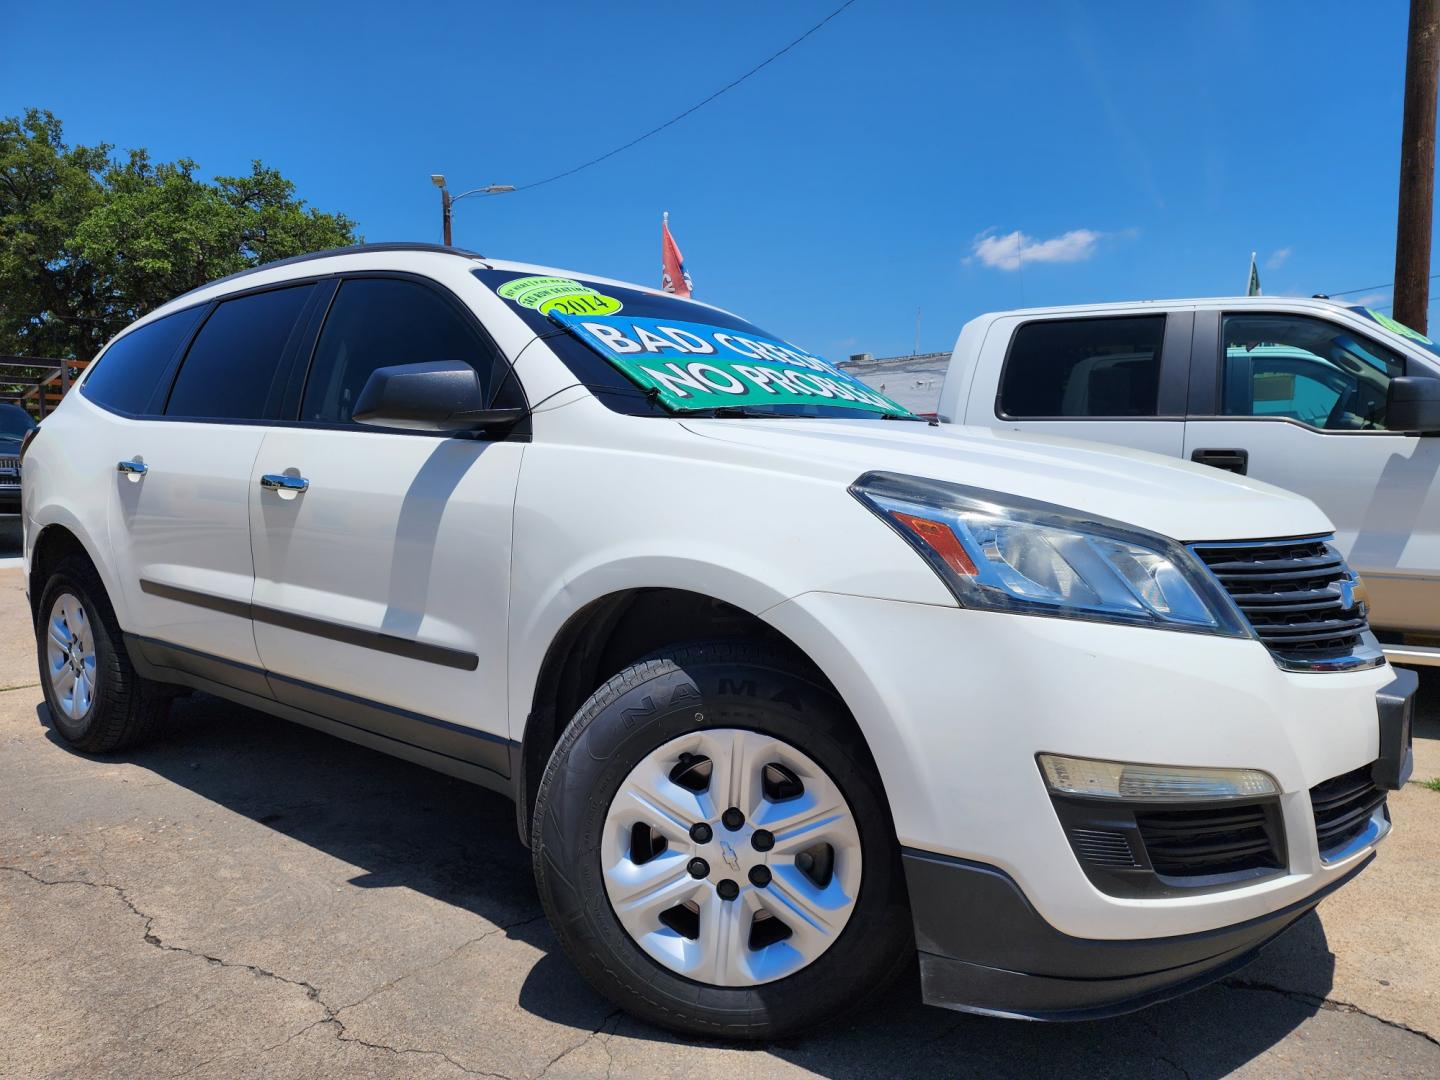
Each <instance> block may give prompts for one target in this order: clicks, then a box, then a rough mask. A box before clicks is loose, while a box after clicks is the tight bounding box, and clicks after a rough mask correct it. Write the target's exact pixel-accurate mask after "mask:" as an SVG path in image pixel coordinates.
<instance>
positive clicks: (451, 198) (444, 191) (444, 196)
mask: <svg viewBox="0 0 1440 1080" xmlns="http://www.w3.org/2000/svg"><path fill="white" fill-rule="evenodd" d="M430 182H431V183H432V184H434V185H435V186H436V187H437V188H439V189H440V214H441V219H442V221H443V223H444V227H443V230H442V233H443V235H444V237H445V246H446V247H451V246H453V245H452V240H451V236H450V220H451V217H452V216H453V210H454V206H455V204H456V203H457V202H459V201H460V200H461V199H465V198H469V197H470V196H471V195H503V194H504V193H505V192H507V191H514V190H515V188H514V186H513V185H511V184H487V185H486V186H485V187H478V188H471V189H470V190H469V191H462V192H461V193H460V194H459V195H451V194H450V189H449V188H447V187H446V186H445V174H444V173H431V174H430Z"/></svg>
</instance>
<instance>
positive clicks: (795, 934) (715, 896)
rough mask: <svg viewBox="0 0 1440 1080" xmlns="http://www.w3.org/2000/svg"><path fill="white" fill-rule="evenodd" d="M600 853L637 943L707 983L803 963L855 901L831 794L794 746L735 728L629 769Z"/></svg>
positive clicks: (823, 945)
mask: <svg viewBox="0 0 1440 1080" xmlns="http://www.w3.org/2000/svg"><path fill="white" fill-rule="evenodd" d="M600 859H601V865H602V866H603V868H604V874H605V891H606V893H607V894H608V896H609V898H610V905H611V907H612V908H614V910H615V914H616V916H617V917H618V918H619V920H620V924H621V925H622V926H623V927H624V928H625V930H626V931H627V932H628V933H629V934H630V936H631V937H632V938H633V939H634V940H635V942H636V943H637V944H638V945H639V946H640V947H641V948H642V949H644V950H645V951H646V952H647V953H648V954H649V955H650V956H651V957H652V958H654V959H655V960H656V961H658V962H659V963H661V964H663V965H664V966H665V967H667V968H669V969H670V970H671V971H674V972H677V973H678V974H680V975H684V976H686V977H687V978H691V979H695V980H697V981H698V982H703V983H709V984H710V985H712V986H755V985H757V984H759V983H765V982H771V981H773V980H775V979H781V978H784V977H785V976H786V975H792V974H794V973H795V972H797V971H799V970H800V969H801V968H803V967H805V966H806V965H808V964H811V963H813V962H814V961H815V960H816V959H818V958H819V957H820V955H821V954H822V953H824V952H825V950H826V949H828V948H830V946H831V945H833V944H834V943H835V941H836V939H837V938H839V936H840V932H841V931H842V930H843V929H844V928H845V924H846V923H847V922H848V921H849V919H850V914H851V912H852V911H853V910H854V908H855V899H856V897H857V896H858V895H859V893H860V873H861V866H860V834H859V831H858V830H857V828H856V826H855V818H854V815H853V814H852V813H851V810H850V806H849V804H848V803H847V802H846V801H845V797H844V795H842V794H841V792H840V789H839V788H838V787H837V786H836V785H835V783H834V781H832V780H831V779H830V777H829V776H827V775H826V774H825V771H824V770H823V769H821V768H820V766H819V765H817V764H816V763H815V762H814V761H812V760H811V759H810V758H809V756H807V755H806V754H804V753H802V752H801V751H799V750H797V749H796V748H795V747H793V746H791V745H789V744H788V743H785V742H782V741H780V740H779V739H775V738H773V737H771V736H769V735H763V734H761V733H760V732H756V731H744V730H740V729H737V728H715V729H711V730H706V731H695V732H692V733H690V734H688V735H682V736H680V737H679V738H676V739H672V740H671V741H670V742H668V743H666V744H665V745H664V746H662V747H660V748H659V749H658V750H656V751H654V752H653V753H652V754H650V755H649V756H648V757H646V758H645V760H643V761H642V762H640V764H639V765H637V766H635V768H634V769H633V770H632V771H631V773H630V775H629V776H627V777H626V778H625V782H624V784H622V785H621V787H620V790H619V791H618V792H617V793H616V795H615V798H614V800H613V801H612V802H611V803H610V810H609V812H608V813H607V814H606V818H605V833H604V836H603V838H602V840H601V844H600Z"/></svg>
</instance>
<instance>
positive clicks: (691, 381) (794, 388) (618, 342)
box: [547, 304, 908, 416]
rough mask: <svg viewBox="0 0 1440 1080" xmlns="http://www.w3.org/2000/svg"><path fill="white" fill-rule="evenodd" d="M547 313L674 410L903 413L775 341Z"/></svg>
mask: <svg viewBox="0 0 1440 1080" xmlns="http://www.w3.org/2000/svg"><path fill="white" fill-rule="evenodd" d="M697 310H703V309H697ZM547 314H548V315H549V317H550V319H551V320H552V321H554V322H556V323H558V324H560V325H561V326H563V327H565V328H566V329H567V330H569V331H570V332H571V333H572V334H574V335H575V336H576V337H578V338H579V339H580V340H581V341H583V342H584V343H585V344H586V345H588V346H590V348H592V349H594V350H595V351H596V352H597V353H599V354H600V355H601V356H603V357H604V358H605V359H606V360H607V361H609V362H610V363H611V364H612V365H613V366H614V367H616V368H617V369H619V370H620V371H621V372H622V373H623V374H624V375H625V377H626V378H628V379H630V380H631V381H632V382H634V383H635V384H636V385H637V386H639V387H641V388H642V389H644V390H647V391H649V392H650V393H652V394H654V395H655V396H656V398H657V399H658V400H659V402H660V404H662V405H664V406H665V407H666V408H667V409H670V410H671V411H673V412H692V411H695V410H699V409H716V408H725V407H727V406H742V407H749V406H756V405H759V406H774V405H817V404H824V405H828V406H832V407H838V408H848V409H859V410H863V411H865V412H872V413H889V414H892V415H898V416H905V415H908V413H907V410H906V409H905V408H904V407H902V406H900V405H897V404H896V403H895V402H893V401H891V400H890V399H889V398H887V397H884V396H882V395H880V394H877V393H876V392H875V391H874V390H871V389H870V388H869V387H868V386H866V385H865V384H864V383H862V382H860V381H859V380H857V379H853V378H851V377H850V376H849V375H846V374H845V373H844V372H843V371H841V370H839V369H838V368H836V367H834V366H832V365H831V364H829V363H826V362H825V361H824V360H822V359H820V357H818V356H814V355H812V354H810V353H807V352H805V351H804V350H803V349H799V348H796V347H795V346H794V345H790V344H787V343H786V342H783V341H777V340H775V339H774V338H769V337H762V336H760V335H758V334H741V333H737V332H736V331H734V330H731V329H726V328H724V327H719V326H711V325H709V324H708V323H699V322H685V321H682V320H679V319H654V318H646V317H642V316H627V315H624V314H618V315H572V314H567V313H566V311H565V306H564V305H562V304H556V305H554V306H551V307H550V308H549V310H548V312H547Z"/></svg>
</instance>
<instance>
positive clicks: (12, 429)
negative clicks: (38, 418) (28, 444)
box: [0, 404, 37, 514]
mask: <svg viewBox="0 0 1440 1080" xmlns="http://www.w3.org/2000/svg"><path fill="white" fill-rule="evenodd" d="M36 426H37V425H36V423H35V421H34V419H33V418H32V417H31V416H30V414H29V413H28V412H26V411H25V410H24V409H22V408H21V407H20V406H19V405H10V404H0V514H18V513H20V444H21V443H22V442H23V441H24V440H25V436H26V435H28V434H30V432H32V431H34V430H35V428H36Z"/></svg>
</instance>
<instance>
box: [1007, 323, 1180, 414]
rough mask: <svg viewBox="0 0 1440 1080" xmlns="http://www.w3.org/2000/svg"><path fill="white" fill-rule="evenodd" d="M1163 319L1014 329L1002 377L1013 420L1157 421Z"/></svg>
mask: <svg viewBox="0 0 1440 1080" xmlns="http://www.w3.org/2000/svg"><path fill="white" fill-rule="evenodd" d="M1164 336H1165V316H1164V315H1142V316H1138V317H1126V318H1113V319H1112V318H1100V319H1042V320H1037V321H1035V322H1028V323H1026V324H1024V325H1023V326H1021V327H1020V328H1019V329H1018V330H1017V331H1016V332H1015V339H1014V341H1012V342H1011V344H1010V355H1009V356H1008V357H1006V359H1005V370H1004V372H1003V373H1002V374H1001V377H1000V402H999V404H1000V413H1001V415H1003V416H1006V417H1010V418H1013V419H1025V420H1042V419H1073V418H1090V419H1101V418H1106V419H1113V418H1116V417H1126V416H1156V415H1158V407H1157V402H1158V398H1159V393H1160V344H1161V341H1162V340H1163V339H1164Z"/></svg>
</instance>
